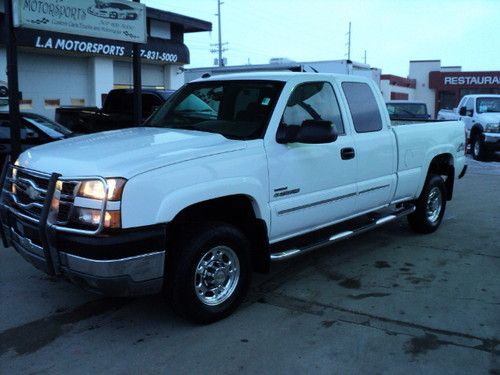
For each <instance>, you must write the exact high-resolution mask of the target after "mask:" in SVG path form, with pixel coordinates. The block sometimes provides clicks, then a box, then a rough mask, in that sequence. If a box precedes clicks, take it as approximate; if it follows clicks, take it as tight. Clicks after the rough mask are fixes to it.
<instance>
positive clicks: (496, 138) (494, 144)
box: [483, 133, 500, 151]
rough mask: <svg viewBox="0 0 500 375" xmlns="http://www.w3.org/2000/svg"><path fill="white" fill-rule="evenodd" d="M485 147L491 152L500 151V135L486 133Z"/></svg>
mask: <svg viewBox="0 0 500 375" xmlns="http://www.w3.org/2000/svg"><path fill="white" fill-rule="evenodd" d="M483 135H484V143H483V145H484V147H486V148H487V149H488V150H491V151H499V150H500V133H484V134H483Z"/></svg>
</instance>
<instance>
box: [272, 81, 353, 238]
mask: <svg viewBox="0 0 500 375" xmlns="http://www.w3.org/2000/svg"><path fill="white" fill-rule="evenodd" d="M290 84H291V83H290V82H289V83H288V85H290ZM284 91H285V92H286V88H285V90H284ZM277 110H278V109H277ZM304 120H328V121H331V122H332V126H334V127H335V129H336V130H337V132H338V134H339V136H338V138H337V140H336V141H334V142H331V143H325V144H304V143H297V142H295V143H287V144H279V143H277V142H276V134H272V135H273V138H272V139H270V140H269V141H268V142H266V152H267V155H268V166H269V184H270V207H271V233H270V239H271V242H276V241H278V240H281V239H284V238H287V237H291V236H293V235H298V234H301V233H303V232H307V231H310V230H313V229H316V228H318V227H321V226H325V225H327V224H330V223H333V222H335V221H338V220H340V219H342V218H345V217H347V216H350V215H352V214H354V213H355V212H356V165H357V162H356V161H357V159H356V158H355V157H354V156H355V154H354V146H355V145H354V140H353V137H352V134H351V130H350V128H348V127H347V126H345V124H346V118H345V117H344V116H343V114H342V112H341V110H340V106H339V100H338V95H337V94H336V93H335V91H334V84H333V83H332V82H328V81H318V82H306V83H300V84H298V85H297V86H295V87H294V88H293V91H292V92H291V94H290V95H289V98H288V102H287V104H286V107H285V108H284V110H283V113H282V115H281V120H280V124H279V126H280V127H288V126H293V125H296V126H305V125H302V123H303V122H304Z"/></svg>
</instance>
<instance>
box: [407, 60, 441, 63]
mask: <svg viewBox="0 0 500 375" xmlns="http://www.w3.org/2000/svg"><path fill="white" fill-rule="evenodd" d="M410 62H411V63H412V62H418V63H420V62H441V60H410Z"/></svg>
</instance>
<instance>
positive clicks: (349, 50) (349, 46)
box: [347, 21, 351, 60]
mask: <svg viewBox="0 0 500 375" xmlns="http://www.w3.org/2000/svg"><path fill="white" fill-rule="evenodd" d="M347 60H351V21H349V32H348V33H347Z"/></svg>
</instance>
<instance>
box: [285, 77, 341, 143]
mask: <svg viewBox="0 0 500 375" xmlns="http://www.w3.org/2000/svg"><path fill="white" fill-rule="evenodd" d="M305 120H326V121H331V123H332V126H334V127H335V130H336V131H337V133H338V134H339V135H341V134H344V124H343V122H342V116H341V113H340V108H339V104H338V101H337V97H336V96H335V92H334V91H333V87H332V86H331V85H330V84H329V83H328V82H310V83H304V84H301V85H299V86H297V87H296V88H295V89H294V90H293V92H292V94H291V95H290V98H289V99H288V103H287V105H286V108H285V112H284V113H283V117H282V119H281V125H282V126H290V125H295V126H300V125H302V123H303V122H304V121H305Z"/></svg>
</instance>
